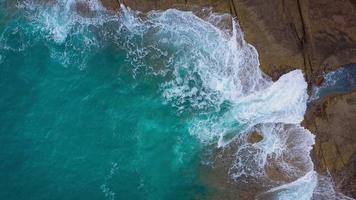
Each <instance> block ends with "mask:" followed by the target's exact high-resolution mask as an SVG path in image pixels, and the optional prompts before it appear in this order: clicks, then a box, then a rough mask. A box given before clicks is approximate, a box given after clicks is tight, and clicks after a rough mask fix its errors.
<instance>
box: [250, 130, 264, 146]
mask: <svg viewBox="0 0 356 200" xmlns="http://www.w3.org/2000/svg"><path fill="white" fill-rule="evenodd" d="M261 140H263V136H262V135H261V133H259V132H257V131H253V132H252V133H250V134H249V135H248V138H247V141H248V142H249V143H252V144H254V143H258V142H260V141H261Z"/></svg>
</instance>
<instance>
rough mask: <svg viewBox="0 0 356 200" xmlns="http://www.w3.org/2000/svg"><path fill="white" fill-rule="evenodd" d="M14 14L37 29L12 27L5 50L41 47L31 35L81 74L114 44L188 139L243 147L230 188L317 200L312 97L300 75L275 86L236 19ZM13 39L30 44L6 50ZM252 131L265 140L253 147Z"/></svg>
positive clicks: (78, 8)
mask: <svg viewBox="0 0 356 200" xmlns="http://www.w3.org/2000/svg"><path fill="white" fill-rule="evenodd" d="M18 8H19V9H21V10H22V11H23V12H25V13H26V18H25V19H24V20H27V21H29V24H30V26H31V27H32V29H26V31H21V30H19V28H18V27H17V26H16V24H14V25H12V26H9V27H8V30H6V31H4V34H5V35H4V34H3V35H2V36H1V44H2V45H1V48H2V49H10V50H14V51H21V50H23V49H25V48H29V47H31V43H35V42H36V39H34V40H28V38H29V37H30V36H32V37H34V36H35V37H34V38H36V37H37V38H38V37H40V38H42V39H46V40H47V41H48V45H50V49H51V55H52V57H53V58H54V59H57V60H58V62H60V63H61V64H63V65H64V66H69V65H76V66H78V67H79V68H85V67H86V63H87V62H88V61H87V57H88V56H89V55H90V54H94V53H95V52H96V50H97V49H98V48H102V47H103V46H105V45H113V44H114V45H115V46H116V47H117V48H120V49H122V50H124V51H125V52H126V53H127V60H128V61H129V62H130V63H131V65H132V76H134V77H139V76H152V77H158V78H160V79H161V80H162V83H161V85H160V92H161V94H162V100H163V101H164V102H165V103H167V104H169V105H171V106H173V107H175V108H176V109H177V113H179V114H180V115H189V116H191V119H192V120H191V121H190V122H189V131H190V134H192V135H194V136H196V137H197V138H199V139H200V140H201V142H202V144H216V145H217V146H218V147H220V148H224V146H226V145H228V144H230V143H231V142H237V143H240V144H241V145H240V146H239V148H238V149H237V151H236V153H235V154H234V155H235V160H234V162H233V166H231V169H230V172H229V173H230V176H231V178H232V179H233V180H234V181H236V182H239V181H241V180H243V179H246V178H247V179H248V178H251V177H253V178H257V179H263V180H268V182H269V185H270V186H271V185H272V186H273V187H272V188H271V187H270V188H269V189H268V190H266V192H265V193H262V194H260V196H258V198H273V199H310V198H312V196H313V191H314V188H316V185H317V174H316V172H315V171H314V169H313V168H314V167H313V163H312V160H311V158H310V155H309V153H310V150H311V148H312V145H313V144H314V136H313V135H312V134H311V133H310V132H309V131H308V130H306V129H305V128H303V127H301V126H300V125H299V124H300V123H301V121H302V120H303V116H304V113H305V110H306V103H307V99H308V95H307V83H306V82H305V80H304V77H303V73H302V71H300V70H295V71H292V72H289V73H288V74H285V75H283V76H282V77H281V78H280V79H279V80H278V81H276V82H272V81H271V79H270V78H269V77H268V76H266V75H265V74H263V72H262V71H261V70H260V68H259V61H258V53H257V51H256V49H255V48H254V47H253V46H252V45H250V44H248V43H247V42H246V41H245V40H244V38H243V33H242V31H241V29H240V27H239V25H238V24H237V22H236V21H235V20H234V19H231V16H229V15H217V14H214V13H211V12H210V11H205V12H204V13H200V15H199V17H198V16H197V15H195V13H192V12H184V11H179V10H175V9H169V10H166V11H151V12H149V13H147V14H143V13H140V12H136V11H132V10H130V8H127V7H125V6H123V5H121V10H120V11H119V12H117V13H110V12H108V11H106V10H105V9H104V8H103V7H102V6H101V4H100V3H99V2H97V1H96V0H90V1H75V0H67V1H65V0H62V1H58V2H55V3H54V2H53V1H49V2H47V3H38V2H35V1H30V0H26V1H23V2H22V3H19V4H18ZM221 24H231V29H226V28H224V27H222V26H221ZM14 34H23V38H24V40H28V41H29V42H28V43H22V44H26V45H22V46H21V45H20V46H17V47H15V46H7V44H8V42H7V41H6V40H8V39H9V38H11V35H14ZM0 62H1V57H0ZM251 131H257V132H259V133H260V134H261V135H262V137H263V139H262V140H261V141H259V142H257V143H254V144H252V143H249V142H248V141H247V137H246V135H247V133H249V132H251ZM277 169H278V170H277ZM272 172H273V173H272ZM102 189H103V191H104V192H105V193H106V192H110V190H109V189H107V188H106V187H105V186H103V188H102ZM110 195H111V194H110Z"/></svg>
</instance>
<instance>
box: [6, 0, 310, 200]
mask: <svg viewBox="0 0 356 200" xmlns="http://www.w3.org/2000/svg"><path fill="white" fill-rule="evenodd" d="M0 2H1V7H0V16H1V19H0V20H1V21H0V92H1V96H0V113H1V115H0V143H1V144H0V160H1V163H0V172H1V173H0V199H110V200H113V199H152V200H159V199H172V200H173V199H208V198H209V196H210V195H211V193H212V192H213V191H214V188H210V187H209V186H208V184H206V183H205V182H203V181H202V179H201V177H199V176H200V173H199V169H200V167H201V166H202V165H210V164H209V163H211V162H213V161H211V160H208V158H207V157H209V156H206V155H207V154H209V153H211V152H212V150H213V149H216V148H224V147H225V146H226V145H227V144H229V143H230V142H231V141H232V140H240V142H241V143H242V144H244V145H242V146H241V147H239V149H238V151H237V152H236V154H235V156H236V159H235V161H234V162H233V165H232V166H231V170H230V172H229V175H230V177H231V180H232V181H235V182H236V183H239V184H248V183H246V182H243V181H241V180H243V179H244V178H246V177H250V178H251V177H252V178H255V179H257V180H263V181H261V184H263V182H265V180H266V179H268V180H270V179H271V178H270V177H269V174H268V173H267V172H266V168H268V167H270V166H277V167H278V168H279V169H280V172H281V173H282V176H283V180H272V179H271V180H270V183H269V185H268V186H266V191H263V192H264V193H261V194H259V195H260V196H259V197H260V198H262V199H295V197H299V199H311V198H312V196H313V191H314V188H315V187H316V185H317V175H316V173H315V172H314V170H313V163H312V161H311V158H310V156H309V151H310V150H311V148H312V145H313V144H314V136H313V135H312V134H311V133H310V132H309V131H308V130H306V129H304V128H303V127H301V126H300V125H299V124H300V122H301V121H302V120H303V115H304V112H305V109H306V102H307V99H308V95H307V92H306V88H307V84H306V82H305V80H304V77H303V73H302V72H301V71H300V70H296V71H292V72H290V73H288V74H286V75H284V76H282V77H281V78H280V79H279V80H278V81H276V82H272V81H271V79H270V78H269V77H268V76H266V75H264V74H263V73H262V72H261V70H260V69H259V61H258V53H257V51H256V50H255V48H254V47H253V46H251V45H250V44H248V43H247V42H246V41H244V39H243V33H242V32H241V29H240V27H239V25H238V24H237V23H236V22H235V20H234V19H232V18H231V16H229V15H226V14H225V15H224V14H215V13H212V12H210V11H204V12H202V13H192V12H184V11H179V10H175V9H170V10H166V11H151V12H149V13H146V14H144V13H139V12H137V11H133V10H131V9H130V8H126V7H125V6H124V5H122V7H121V9H120V11H118V12H115V13H113V12H109V11H107V10H106V9H105V8H103V7H102V6H101V4H100V2H98V1H95V0H90V1H86V2H84V1H76V0H58V1H47V2H46V1H35V0H23V1H17V2H14V1H6V0H5V1H4V0H2V1H0ZM226 24H228V27H230V28H226V26H223V25H226ZM251 130H258V131H259V132H260V133H261V134H262V135H263V140H262V141H261V142H259V143H257V144H249V143H248V142H247V140H246V137H244V135H246V134H247V133H248V132H250V131H251ZM256 152H257V153H256ZM256 195H257V194H256Z"/></svg>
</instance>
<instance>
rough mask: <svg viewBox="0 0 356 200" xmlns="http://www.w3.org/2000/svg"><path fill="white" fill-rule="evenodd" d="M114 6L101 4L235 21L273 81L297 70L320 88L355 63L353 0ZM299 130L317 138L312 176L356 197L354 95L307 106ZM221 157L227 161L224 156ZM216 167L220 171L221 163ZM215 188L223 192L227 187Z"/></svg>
mask: <svg viewBox="0 0 356 200" xmlns="http://www.w3.org/2000/svg"><path fill="white" fill-rule="evenodd" d="M119 1H120V0H102V3H103V5H104V6H105V7H107V8H108V9H110V10H117V9H119V3H124V4H125V5H127V6H128V7H130V8H132V9H135V10H140V11H143V12H146V11H149V10H153V9H168V8H179V9H183V10H194V9H197V8H209V7H210V8H212V9H213V10H214V11H217V12H224V13H230V14H231V15H233V16H236V18H237V20H238V21H239V23H240V25H241V27H242V29H243V30H244V33H245V38H246V40H247V41H248V42H249V43H251V44H252V45H254V46H255V47H256V49H257V50H258V52H259V56H260V63H261V68H262V70H263V71H264V72H265V73H266V74H268V75H270V76H271V77H272V78H273V79H275V80H276V79H278V78H279V77H280V76H281V75H282V74H284V73H286V72H288V71H291V70H293V69H302V70H303V71H304V73H305V76H306V79H307V81H308V83H309V87H310V88H311V87H312V86H313V85H317V84H320V82H321V81H322V78H320V77H321V74H322V73H323V72H326V71H330V70H334V69H336V68H338V67H340V66H342V65H345V64H350V63H356V2H355V1H353V0H342V1H334V0H319V1H312V0H296V1H286V0H281V1H275V0H265V1H260V0H150V1H144V0H121V1H120V2H119ZM303 125H304V126H305V127H306V128H308V129H309V130H310V131H311V132H312V133H314V134H315V135H316V144H315V145H314V149H313V152H312V156H313V160H314V164H315V168H316V170H317V171H318V172H319V173H321V174H323V173H326V172H330V173H331V176H332V178H333V180H334V181H335V185H336V189H337V190H339V191H340V192H342V193H344V194H346V195H349V196H351V197H356V181H355V180H356V156H355V151H356V137H355V135H354V132H355V130H356V91H353V92H351V93H348V94H338V95H329V96H326V97H324V98H323V99H321V100H320V101H318V102H316V103H313V104H311V105H310V106H309V107H308V110H307V114H306V117H305V121H304V123H303ZM225 153H227V155H228V151H227V152H225ZM220 165H222V166H221V167H222V168H224V162H221V164H220ZM225 168H226V167H225ZM209 173H211V172H209ZM222 173H224V172H222ZM213 176H220V177H221V176H224V175H221V174H213ZM218 184H219V186H217V187H220V188H222V191H224V190H228V189H229V187H231V186H228V185H227V184H225V183H221V184H220V183H218ZM230 189H231V188H230ZM226 195H228V193H226ZM241 195H243V194H241ZM224 199H226V198H224Z"/></svg>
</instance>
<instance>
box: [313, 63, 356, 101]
mask: <svg viewBox="0 0 356 200" xmlns="http://www.w3.org/2000/svg"><path fill="white" fill-rule="evenodd" d="M355 88H356V64H348V65H344V66H341V67H340V68H338V69H336V70H334V71H332V72H327V73H324V74H323V82H322V84H321V85H320V86H314V87H313V89H312V95H311V96H310V98H309V102H315V101H318V100H321V99H323V98H324V97H326V96H330V95H333V94H338V93H339V94H342V93H348V92H351V91H352V90H353V89H355Z"/></svg>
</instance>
